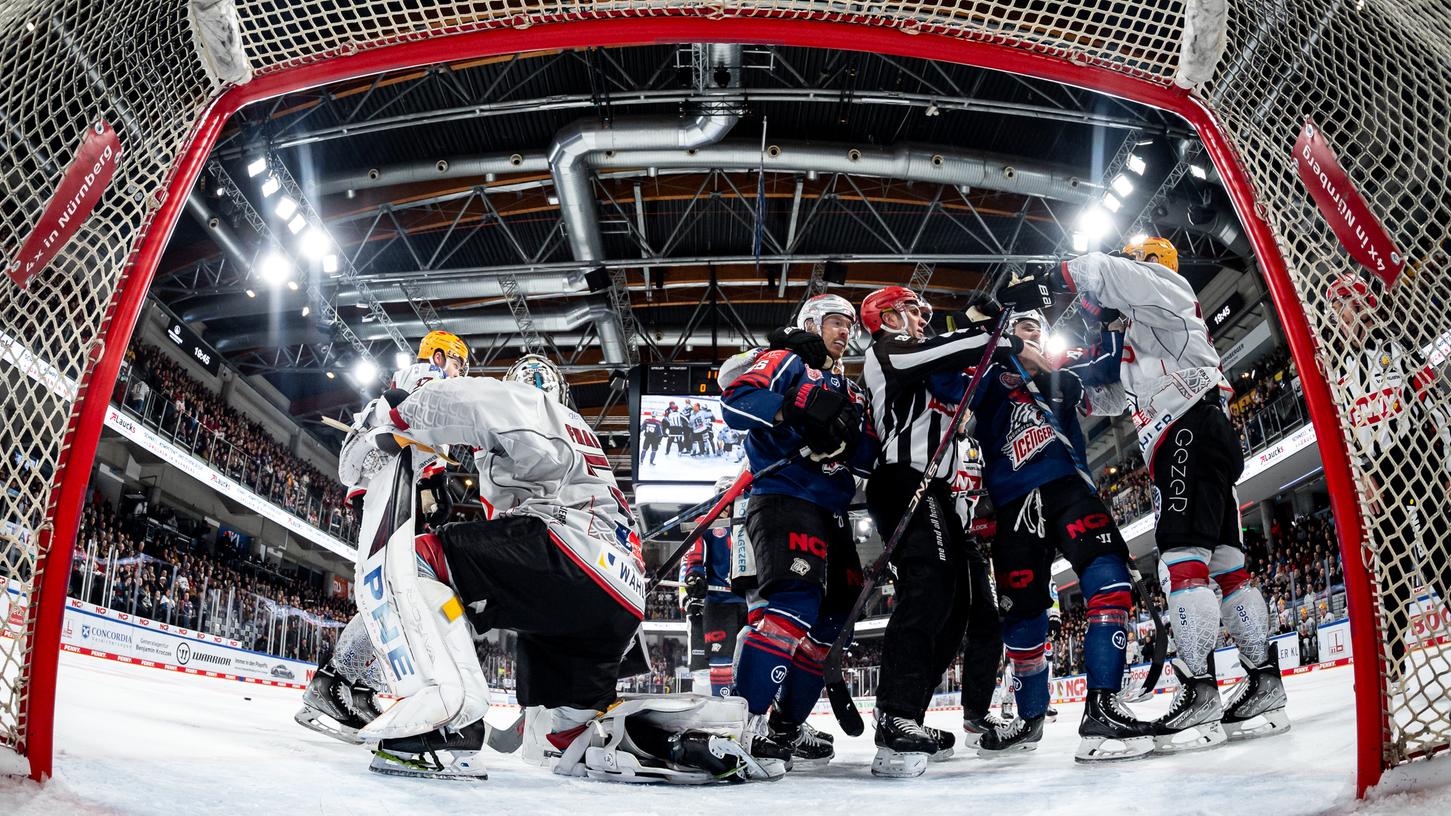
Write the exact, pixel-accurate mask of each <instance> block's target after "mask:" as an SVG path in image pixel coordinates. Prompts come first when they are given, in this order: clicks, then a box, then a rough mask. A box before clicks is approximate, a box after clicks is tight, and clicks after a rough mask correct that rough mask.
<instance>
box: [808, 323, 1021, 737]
mask: <svg viewBox="0 0 1451 816" xmlns="http://www.w3.org/2000/svg"><path fill="white" fill-rule="evenodd" d="M1007 325H1008V312H1007V310H1006V309H1004V310H1003V311H1002V313H1001V314H999V315H998V322H997V327H996V328H994V329H993V332H992V335H991V336H990V337H989V338H988V343H987V345H986V346H984V347H983V354H982V360H980V361H979V362H978V365H977V368H975V369H974V370H973V372H972V379H971V380H969V381H968V383H967V390H966V391H964V392H963V394H962V400H961V401H960V402H958V403H957V410H956V411H954V412H953V414H952V422H950V423H948V425H947V433H946V434H944V435H943V437H942V441H941V442H939V443H938V444H937V449H936V450H934V451H933V452H932V458H931V459H929V460H928V462H927V469H926V470H925V471H924V472H923V474H922V481H921V482H920V483H919V484H918V485H917V489H916V490H915V491H914V492H913V493H912V498H911V500H910V501H908V502H907V509H906V510H905V511H903V513H902V518H901V519H899V520H898V521H897V526H896V528H895V529H893V530H892V535H891V537H890V538H888V539H887V543H886V545H885V546H884V547H883V548H882V554H881V555H879V556H877V560H875V561H873V562H872V565H871V566H870V567H868V568H867V570H866V573H865V575H864V576H863V582H862V588H861V592H859V593H858V594H857V599H856V603H854V604H852V607H851V611H850V612H848V613H847V616H846V622H845V623H843V624H842V627H841V634H839V635H837V636H836V640H835V642H833V643H832V644H831V650H830V651H829V652H827V655H826V661H825V663H826V665H825V668H824V671H823V674H824V675H825V678H826V697H827V699H829V700H830V701H831V711H832V713H833V714H835V715H836V721H837V723H839V724H840V725H841V730H843V731H845V732H846V733H847V735H849V736H853V737H855V736H859V735H860V734H861V733H862V731H864V730H866V724H865V723H864V722H862V715H861V712H860V711H858V710H857V707H856V701H854V700H852V698H851V689H849V688H847V686H846V680H845V678H844V677H843V676H842V672H841V662H842V660H843V659H844V655H845V652H846V647H847V644H849V643H851V641H852V637H853V634H854V631H853V630H854V629H855V628H856V622H857V620H858V619H860V618H861V616H862V612H863V610H865V609H866V605H867V601H868V600H869V599H870V598H871V594H872V590H874V589H876V588H877V583H878V582H879V581H880V580H881V577H882V574H883V573H884V572H886V569H887V562H888V561H889V560H890V559H891V557H892V551H893V550H895V549H896V548H897V543H898V542H900V541H901V540H902V536H903V534H905V533H906V532H907V525H908V524H910V523H911V521H912V516H914V515H916V514H917V507H918V505H920V504H921V503H922V497H923V496H925V495H927V488H928V486H929V485H931V484H932V477H933V476H934V475H935V474H936V473H937V469H938V467H940V466H941V465H942V460H943V458H944V457H946V456H947V452H948V451H949V450H952V448H953V447H954V444H953V443H954V442H955V439H956V436H957V429H958V428H959V427H961V425H962V417H963V416H964V415H965V414H966V413H967V405H968V403H969V402H971V401H972V395H973V394H974V393H975V392H976V391H977V386H978V383H980V382H982V378H983V374H984V373H985V372H986V371H987V369H988V363H990V362H991V361H992V356H993V354H994V353H995V352H996V351H997V348H998V341H1000V340H1001V339H1002V336H1003V330H1004V329H1005V328H1006V327H1007Z"/></svg>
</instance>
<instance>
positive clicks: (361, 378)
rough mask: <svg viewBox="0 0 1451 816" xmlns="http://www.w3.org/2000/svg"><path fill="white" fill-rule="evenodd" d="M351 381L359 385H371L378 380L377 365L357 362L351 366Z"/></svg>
mask: <svg viewBox="0 0 1451 816" xmlns="http://www.w3.org/2000/svg"><path fill="white" fill-rule="evenodd" d="M353 379H355V380H357V381H358V384H360V385H371V384H372V383H373V381H374V380H376V379H378V364H377V363H375V362H373V361H372V360H367V359H363V360H359V361H358V362H357V363H356V364H354V365H353Z"/></svg>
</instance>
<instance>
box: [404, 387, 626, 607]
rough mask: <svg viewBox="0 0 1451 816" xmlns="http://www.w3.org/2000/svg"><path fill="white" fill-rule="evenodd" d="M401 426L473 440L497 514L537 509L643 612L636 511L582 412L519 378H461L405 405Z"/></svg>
mask: <svg viewBox="0 0 1451 816" xmlns="http://www.w3.org/2000/svg"><path fill="white" fill-rule="evenodd" d="M397 410H398V414H399V415H400V416H401V417H402V419H403V420H404V422H406V423H407V426H408V427H406V428H400V430H401V431H402V432H403V433H405V434H407V435H408V436H409V437H411V438H413V439H416V440H418V441H419V442H423V443H424V444H427V445H430V446H434V447H437V446H439V445H449V444H463V445H472V446H473V447H474V448H475V449H476V451H477V453H475V455H474V461H475V464H477V465H478V470H479V499H480V501H481V502H483V505H484V509H485V510H486V511H487V513H488V515H489V517H490V518H497V517H500V516H533V517H535V518H538V519H540V520H542V521H543V522H544V524H545V525H546V526H547V527H548V529H549V537H550V539H551V540H552V541H553V542H554V543H555V544H556V545H558V546H559V548H560V549H561V550H563V552H564V554H565V555H566V556H567V557H568V558H569V559H570V560H571V561H573V562H574V563H575V564H577V565H578V566H579V567H580V568H581V569H584V570H585V571H586V572H587V573H588V574H589V575H590V577H591V578H592V579H593V580H594V581H595V583H597V584H599V585H600V587H602V588H603V589H604V590H605V591H606V592H608V593H609V594H610V595H611V596H612V597H614V599H615V600H616V601H618V602H619V603H620V605H621V606H623V607H625V608H626V609H628V610H630V611H631V612H632V613H633V614H634V615H635V617H637V618H643V617H644V614H645V565H644V561H643V555H642V551H641V544H640V534H639V531H638V530H637V529H636V526H635V516H634V513H633V512H631V510H630V505H629V503H628V502H627V501H626V500H625V494H624V493H623V492H621V491H620V488H619V485H618V484H617V483H616V482H615V474H614V472H613V471H612V470H611V469H610V461H609V459H608V458H606V456H605V454H604V451H603V450H601V448H600V443H599V440H598V439H596V438H595V435H594V434H593V433H591V432H590V430H589V424H588V423H586V422H585V421H584V419H583V418H582V417H580V415H579V414H577V413H575V412H574V411H571V410H570V409H569V408H566V407H565V406H563V405H560V404H559V403H558V402H555V401H554V400H552V399H550V398H549V397H548V395H546V394H545V393H544V392H543V391H540V390H539V389H537V388H534V387H532V386H528V385H524V384H521V383H508V382H502V381H500V380H495V379H490V378H484V377H455V378H452V379H444V380H438V381H436V382H432V383H429V385H428V387H427V388H421V389H419V390H418V391H417V392H415V393H414V394H413V395H412V396H410V397H409V398H408V399H406V400H404V401H403V403H402V404H401V405H399V406H398V409H397Z"/></svg>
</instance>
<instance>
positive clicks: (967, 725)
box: [962, 711, 1007, 748]
mask: <svg viewBox="0 0 1451 816" xmlns="http://www.w3.org/2000/svg"><path fill="white" fill-rule="evenodd" d="M1004 725H1007V723H1006V722H1005V721H1003V720H1000V719H998V718H997V717H994V716H993V715H992V713H991V712H989V713H986V714H978V713H976V712H972V711H964V712H963V714H962V730H963V732H964V733H965V734H966V735H967V736H965V737H963V739H962V745H963V747H964V748H976V747H978V742H979V741H981V740H982V736H983V734H986V733H988V732H990V731H996V730H997V729H999V728H1001V727H1002V726H1004Z"/></svg>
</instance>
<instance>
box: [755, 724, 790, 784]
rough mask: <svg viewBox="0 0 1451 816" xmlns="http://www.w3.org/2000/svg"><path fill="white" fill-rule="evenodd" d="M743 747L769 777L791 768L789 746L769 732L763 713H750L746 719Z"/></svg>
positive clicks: (769, 727) (777, 775) (783, 772)
mask: <svg viewBox="0 0 1451 816" xmlns="http://www.w3.org/2000/svg"><path fill="white" fill-rule="evenodd" d="M744 743H745V749H746V752H747V753H749V754H750V755H751V756H752V757H753V758H754V759H755V760H756V762H757V763H758V764H759V765H760V766H761V769H762V772H763V773H764V774H765V775H766V776H767V777H768V778H771V779H776V778H779V777H782V776H785V775H786V772H787V771H789V770H790V769H791V765H790V762H791V753H792V752H791V746H790V745H789V744H786V743H782V742H780V741H779V740H778V736H777V735H776V734H773V733H772V732H771V725H770V723H769V721H768V720H767V718H766V715H765V714H752V715H751V716H750V717H748V718H747V719H746V727H745V739H744Z"/></svg>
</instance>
